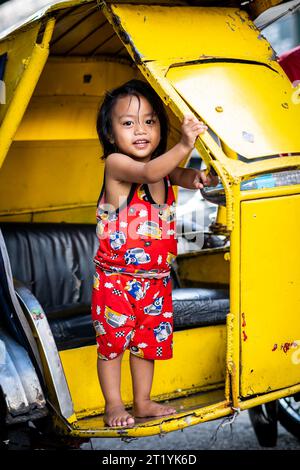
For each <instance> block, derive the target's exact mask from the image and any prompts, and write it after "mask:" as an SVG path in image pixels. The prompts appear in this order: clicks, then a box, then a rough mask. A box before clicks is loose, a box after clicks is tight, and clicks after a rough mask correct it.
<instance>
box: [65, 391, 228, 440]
mask: <svg viewBox="0 0 300 470" xmlns="http://www.w3.org/2000/svg"><path fill="white" fill-rule="evenodd" d="M169 403H170V405H172V406H174V407H175V408H176V409H177V413H176V415H173V416H168V417H158V418H149V419H137V422H136V425H135V426H134V427H132V428H126V429H124V428H115V429H113V428H109V427H108V426H105V427H104V423H103V416H95V417H89V418H85V419H81V420H78V421H77V422H76V423H74V425H73V426H72V428H71V429H70V428H69V429H68V432H69V433H71V435H74V436H81V437H143V436H152V435H155V434H165V433H168V432H172V431H177V430H179V429H184V428H186V427H188V426H193V425H196V424H199V423H202V422H205V421H208V420H212V419H217V418H220V417H222V416H226V415H229V414H231V413H232V410H231V408H230V407H229V404H228V402H226V401H225V400H224V389H218V390H212V391H207V392H203V393H201V394H200V393H199V394H197V395H193V396H189V397H187V398H184V399H182V398H181V399H177V400H172V401H170V402H169ZM62 431H64V430H62ZM65 432H66V429H65Z"/></svg>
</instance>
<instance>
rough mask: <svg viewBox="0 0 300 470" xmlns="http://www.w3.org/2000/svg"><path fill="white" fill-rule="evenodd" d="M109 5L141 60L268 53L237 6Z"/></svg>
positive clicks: (267, 56) (260, 57)
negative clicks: (128, 35)
mask: <svg viewBox="0 0 300 470" xmlns="http://www.w3.org/2000/svg"><path fill="white" fill-rule="evenodd" d="M111 8H112V11H113V13H114V15H115V16H116V17H119V18H120V20H121V23H122V28H123V29H124V30H125V31H127V33H128V34H130V39H131V41H132V42H133V43H134V47H135V52H136V54H137V55H138V56H139V57H141V60H142V61H143V62H147V61H150V60H155V61H159V62H160V63H165V64H166V63H167V64H174V63H180V62H181V63H182V62H186V61H193V60H198V59H205V58H208V57H231V58H239V59H251V60H263V61H268V60H270V58H271V57H272V54H273V52H272V50H271V49H270V48H269V45H268V43H267V41H266V40H264V39H262V40H260V41H257V40H256V39H257V36H258V35H259V30H258V29H257V28H256V27H255V25H254V24H253V23H252V21H250V20H249V17H248V15H247V13H246V12H245V11H243V10H241V9H238V8H222V7H201V6H199V7H191V6H179V7H176V6H172V7H171V8H170V7H168V6H160V5H139V6H132V5H122V4H118V3H117V2H116V3H115V4H113V5H112V6H111ZM179 25H180V27H179ZM216 33H217V35H216ZM191 39H192V40H191Z"/></svg>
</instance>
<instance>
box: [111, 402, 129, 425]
mask: <svg viewBox="0 0 300 470" xmlns="http://www.w3.org/2000/svg"><path fill="white" fill-rule="evenodd" d="M104 422H105V423H106V424H107V425H108V426H111V427H112V426H127V427H129V426H132V425H133V424H134V418H133V416H131V414H129V413H127V411H126V410H125V407H124V405H122V404H120V405H114V406H108V405H107V406H106V408H105V413H104Z"/></svg>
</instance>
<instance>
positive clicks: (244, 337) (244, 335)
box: [243, 331, 248, 341]
mask: <svg viewBox="0 0 300 470" xmlns="http://www.w3.org/2000/svg"><path fill="white" fill-rule="evenodd" d="M247 339H248V336H247V335H246V332H245V331H243V341H246V340H247Z"/></svg>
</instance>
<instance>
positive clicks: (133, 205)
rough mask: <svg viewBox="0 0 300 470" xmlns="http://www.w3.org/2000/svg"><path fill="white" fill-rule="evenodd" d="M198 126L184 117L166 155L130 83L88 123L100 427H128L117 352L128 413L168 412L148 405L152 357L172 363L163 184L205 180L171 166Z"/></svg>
mask: <svg viewBox="0 0 300 470" xmlns="http://www.w3.org/2000/svg"><path fill="white" fill-rule="evenodd" d="M206 129H207V126H205V125H204V124H203V123H202V122H199V121H198V120H197V119H195V118H194V117H193V116H185V118H184V121H183V124H182V134H181V139H180V141H179V142H178V143H177V144H176V145H175V146H174V147H173V148H171V149H170V150H169V151H167V152H166V145H167V134H168V120H167V115H166V112H165V109H164V106H163V103H162V101H161V100H160V98H159V96H158V95H157V94H156V93H155V92H154V90H153V89H152V88H151V87H150V86H149V85H148V84H147V83H145V82H143V81H140V80H131V81H129V82H127V83H125V84H124V85H122V86H120V87H119V88H117V89H114V90H113V91H111V92H108V93H107V94H106V96H105V98H104V101H103V104H102V106H101V108H100V111H99V114H98V118H97V131H98V135H99V139H100V142H101V144H102V146H103V150H104V158H105V160H106V161H105V174H104V181H103V187H102V190H101V193H100V197H99V200H98V205H97V221H98V222H97V235H98V238H99V249H98V251H97V253H96V255H95V258H94V262H95V264H96V273H95V278H94V287H93V293H92V319H93V324H94V327H95V330H96V338H97V344H98V366H97V367H98V376H99V381H100V385H101V389H102V392H103V395H104V398H105V414H104V420H105V423H106V424H107V425H108V426H127V427H128V426H132V425H133V424H134V417H133V416H132V415H131V414H129V413H128V412H127V411H126V410H125V408H124V404H123V402H122V398H121V394H120V372H121V360H122V356H123V352H124V351H125V350H126V349H129V350H130V353H131V354H130V369H131V375H132V383H133V396H134V403H133V415H134V416H135V417H147V416H162V415H168V414H172V413H175V412H176V410H175V409H174V408H172V407H170V406H165V405H162V404H159V403H156V402H153V401H151V399H150V392H151V386H152V380H153V372H154V361H155V360H157V359H170V358H171V357H172V332H173V318H172V315H173V313H172V292H171V279H170V265H171V262H172V260H173V259H174V258H175V256H176V254H177V246H176V239H175V221H174V216H175V198H174V193H173V189H172V185H179V186H183V187H184V188H190V189H199V188H202V187H203V184H214V183H216V181H215V180H214V178H213V177H210V176H206V175H205V173H204V172H201V171H198V170H194V169H185V168H180V167H179V166H178V165H179V164H180V162H181V161H182V160H183V159H184V158H185V157H186V156H187V155H188V154H189V153H190V152H191V150H192V149H193V147H194V144H195V140H196V138H197V136H198V135H199V134H201V133H203V132H205V130H206Z"/></svg>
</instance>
